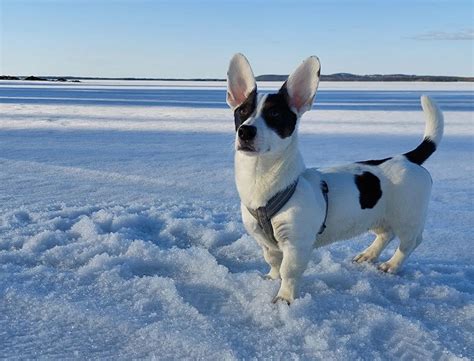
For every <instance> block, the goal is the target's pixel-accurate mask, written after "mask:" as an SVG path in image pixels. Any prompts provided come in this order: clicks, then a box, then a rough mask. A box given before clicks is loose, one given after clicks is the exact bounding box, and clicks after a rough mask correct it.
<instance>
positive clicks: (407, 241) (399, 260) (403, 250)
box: [378, 232, 423, 273]
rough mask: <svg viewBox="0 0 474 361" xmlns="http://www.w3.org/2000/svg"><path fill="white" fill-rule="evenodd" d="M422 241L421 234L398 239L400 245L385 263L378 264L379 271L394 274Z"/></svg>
mask: <svg viewBox="0 0 474 361" xmlns="http://www.w3.org/2000/svg"><path fill="white" fill-rule="evenodd" d="M422 240H423V236H422V233H421V232H420V233H419V234H418V235H417V236H414V237H400V245H399V246H398V248H397V250H396V251H395V254H394V255H393V256H392V258H390V259H389V260H388V261H387V262H384V263H382V264H380V265H379V267H378V268H379V270H381V271H383V272H387V273H396V272H397V271H398V270H399V269H400V266H401V265H402V264H403V262H405V260H406V259H407V258H408V256H409V255H410V254H411V253H412V252H413V251H414V250H415V248H416V247H418V246H419V245H420V243H421V241H422Z"/></svg>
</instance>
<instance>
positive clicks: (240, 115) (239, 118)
mask: <svg viewBox="0 0 474 361" xmlns="http://www.w3.org/2000/svg"><path fill="white" fill-rule="evenodd" d="M256 109H257V87H255V88H253V90H252V91H251V92H250V94H249V96H248V97H247V99H245V101H244V102H243V103H242V104H240V105H239V106H238V107H237V108H236V109H235V111H234V122H235V131H237V129H239V127H240V126H241V125H242V123H243V122H245V121H246V120H247V119H248V118H250V117H251V116H252V114H253V113H255V110H256Z"/></svg>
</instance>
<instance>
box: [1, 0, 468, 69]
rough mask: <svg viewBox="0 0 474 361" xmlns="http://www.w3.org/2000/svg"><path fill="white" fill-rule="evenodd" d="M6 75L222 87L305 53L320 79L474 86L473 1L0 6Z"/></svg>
mask: <svg viewBox="0 0 474 361" xmlns="http://www.w3.org/2000/svg"><path fill="white" fill-rule="evenodd" d="M0 12H1V15H0V16H1V18H0V36H1V38H0V47H1V48H0V53H1V55H0V73H2V74H12V75H30V74H35V75H76V76H105V77H122V76H135V77H184V78H192V77H219V78H223V77H225V72H226V69H227V64H228V61H229V59H230V57H231V56H232V54H234V53H235V52H242V53H244V54H245V55H246V56H247V57H248V58H249V60H250V62H251V64H252V66H253V68H254V72H255V74H257V75H258V74H264V73H279V74H285V73H288V72H290V71H291V70H292V69H293V68H295V67H296V66H297V65H298V64H299V63H300V62H301V61H302V60H303V59H304V58H306V57H307V56H309V55H313V54H314V55H317V56H319V57H320V59H321V63H322V72H323V74H330V73H336V72H350V73H357V74H373V73H407V74H432V75H464V76H473V75H474V69H473V65H472V63H473V60H474V59H473V44H474V41H473V39H474V31H473V28H474V25H473V21H474V20H473V19H474V9H473V3H472V1H459V0H440V1H428V0H412V1H388V0H386V1H385V0H378V1H376V0H373V1H368V0H367V1H366V0H360V1H355V0H354V1H279V0H276V1H226V0H221V1H208V0H196V1H179V0H177V1H141V0H135V1H132V0H129V1H123V0H122V1H114V0H96V1H83V0H75V1H74V0H70V1H67V0H62V1H60V0H49V1H45V0H34V1H31V0H30V1H22V0H0Z"/></svg>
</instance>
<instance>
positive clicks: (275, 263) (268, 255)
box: [262, 246, 283, 280]
mask: <svg viewBox="0 0 474 361" xmlns="http://www.w3.org/2000/svg"><path fill="white" fill-rule="evenodd" d="M262 248H263V258H265V261H266V262H267V263H268V264H269V265H270V267H271V269H270V272H268V273H267V274H266V275H265V278H268V279H271V280H276V279H279V278H280V267H281V261H282V258H283V254H282V253H281V251H279V250H275V249H271V248H268V247H266V246H263V247H262Z"/></svg>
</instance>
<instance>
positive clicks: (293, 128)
mask: <svg viewBox="0 0 474 361" xmlns="http://www.w3.org/2000/svg"><path fill="white" fill-rule="evenodd" d="M319 78H320V62H319V59H318V58H317V57H315V56H311V57H309V58H308V59H306V60H305V61H304V62H303V63H302V64H301V65H300V66H298V67H297V69H296V70H295V71H294V72H293V73H292V74H291V75H290V76H289V77H288V79H287V80H286V81H285V82H284V84H283V85H282V87H281V88H280V90H279V91H278V92H277V93H273V94H266V95H261V96H259V95H258V94H257V84H256V81H255V77H254V74H253V72H252V69H251V67H250V64H249V62H248V61H247V59H246V58H245V56H244V55H242V54H236V55H234V56H233V58H232V59H231V61H230V64H229V70H228V72H227V104H228V105H229V106H230V108H231V110H232V111H233V113H234V122H235V131H236V135H235V181H236V185H237V191H238V193H239V196H240V200H241V212H242V220H243V223H244V226H245V229H246V230H247V232H248V233H249V234H250V235H252V236H253V238H255V240H256V241H257V242H258V244H259V245H260V246H261V248H262V249H263V256H264V258H265V261H266V262H267V263H268V264H269V266H270V271H269V273H268V274H267V275H266V276H265V277H266V278H268V279H279V278H281V285H280V289H279V291H278V293H277V295H276V296H275V297H274V299H273V302H274V303H275V302H277V301H279V300H281V301H286V302H287V303H288V304H290V303H291V302H293V301H294V299H295V297H296V296H297V293H298V285H299V283H300V279H301V276H302V274H303V272H304V270H305V269H306V267H307V264H308V261H309V259H310V256H311V251H312V249H313V248H318V247H321V246H324V245H327V244H330V243H333V242H335V241H339V240H344V239H348V238H351V237H354V236H357V235H359V234H362V233H365V232H367V231H372V232H374V233H375V235H376V238H375V240H374V241H373V243H372V244H371V245H370V246H369V247H368V248H367V249H365V250H364V251H363V252H362V253H360V254H359V255H357V256H356V257H355V258H354V262H357V263H361V262H375V261H376V260H377V258H378V257H379V255H380V253H381V252H382V251H383V249H384V248H385V247H386V246H387V244H388V243H389V242H390V241H391V240H392V239H393V238H394V237H395V236H397V237H398V238H399V240H400V244H399V246H398V248H397V250H396V251H395V254H394V255H393V256H392V257H391V258H390V259H389V260H388V261H386V262H384V263H382V264H380V265H379V266H378V268H379V269H380V270H381V271H383V272H388V273H395V272H397V271H398V270H399V269H400V267H401V265H402V264H403V263H404V262H405V261H406V259H407V257H408V256H409V255H410V254H411V253H412V252H413V250H414V249H415V248H416V247H417V246H419V245H420V243H421V241H422V232H423V228H424V224H425V219H426V214H427V208H428V201H429V198H430V193H431V186H432V179H431V176H430V174H429V173H428V171H427V170H426V169H425V168H423V167H422V166H421V165H422V164H423V162H424V161H425V160H426V159H427V158H428V157H429V156H430V155H431V154H432V153H433V152H434V151H435V150H436V148H437V147H438V145H439V143H440V140H441V138H442V135H443V128H444V121H443V115H442V113H441V111H440V109H439V108H438V106H437V105H436V104H435V102H434V101H432V100H431V99H430V98H429V97H427V96H422V97H421V105H422V108H423V111H424V113H425V116H426V126H425V133H424V137H423V140H422V142H421V144H420V145H419V146H418V147H417V148H415V149H414V150H412V151H410V152H407V153H405V154H403V155H397V156H394V157H391V158H385V159H379V160H369V161H363V162H356V163H353V164H349V165H344V166H339V167H334V168H327V169H316V168H306V166H305V164H304V161H303V157H302V156H301V153H300V151H299V149H298V133H297V128H298V124H299V122H300V119H301V116H302V115H303V114H304V113H305V112H306V111H308V110H310V109H311V107H312V105H313V100H314V98H315V95H316V90H317V88H318V84H319Z"/></svg>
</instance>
